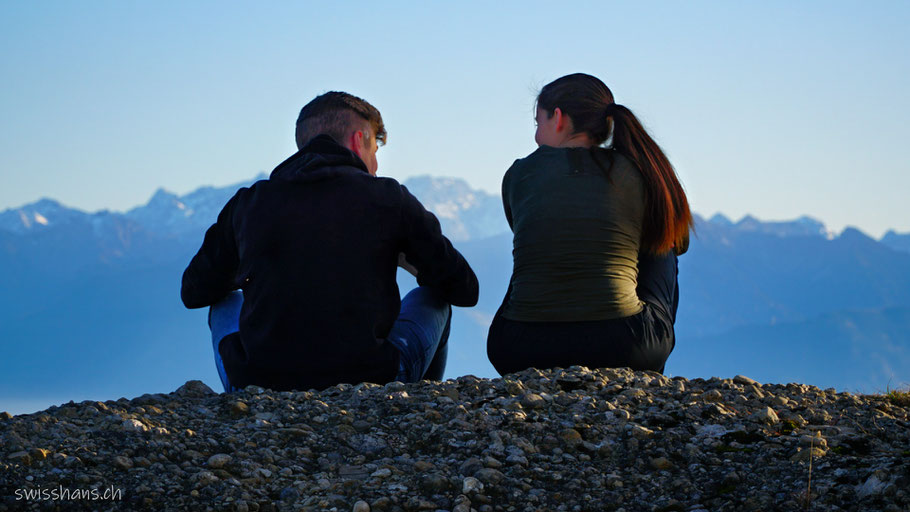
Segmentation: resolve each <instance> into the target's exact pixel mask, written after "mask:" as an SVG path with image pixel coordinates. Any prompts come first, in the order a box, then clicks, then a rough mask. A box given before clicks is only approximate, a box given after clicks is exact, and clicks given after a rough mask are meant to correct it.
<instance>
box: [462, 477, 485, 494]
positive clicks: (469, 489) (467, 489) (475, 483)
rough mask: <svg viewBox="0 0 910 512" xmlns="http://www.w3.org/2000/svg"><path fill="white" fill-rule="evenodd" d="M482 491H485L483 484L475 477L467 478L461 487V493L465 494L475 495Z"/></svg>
mask: <svg viewBox="0 0 910 512" xmlns="http://www.w3.org/2000/svg"><path fill="white" fill-rule="evenodd" d="M482 490H483V482H481V481H480V480H478V479H476V478H474V477H473V476H469V477H467V478H465V479H464V481H463V482H462V485H461V492H462V493H464V494H471V493H475V492H480V491H482Z"/></svg>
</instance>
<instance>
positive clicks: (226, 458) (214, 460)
mask: <svg viewBox="0 0 910 512" xmlns="http://www.w3.org/2000/svg"><path fill="white" fill-rule="evenodd" d="M230 463H231V456H230V455H228V454H226V453H216V454H215V455H212V456H211V457H209V459H208V461H206V464H207V465H208V467H210V468H212V469H223V468H224V467H225V466H227V465H228V464H230Z"/></svg>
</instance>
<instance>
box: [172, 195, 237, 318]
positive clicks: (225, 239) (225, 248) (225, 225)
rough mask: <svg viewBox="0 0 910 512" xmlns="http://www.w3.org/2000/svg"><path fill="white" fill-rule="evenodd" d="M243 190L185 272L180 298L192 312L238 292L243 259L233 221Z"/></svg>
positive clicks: (223, 212) (211, 229) (214, 227)
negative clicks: (193, 309)
mask: <svg viewBox="0 0 910 512" xmlns="http://www.w3.org/2000/svg"><path fill="white" fill-rule="evenodd" d="M242 190H243V189H241V191H238V192H237V194H236V195H234V197H232V198H231V200H230V201H228V203H227V204H226V205H225V206H224V208H223V209H222V210H221V213H219V214H218V220H217V221H216V222H215V224H213V225H212V226H211V227H210V228H209V229H208V231H206V232H205V239H204V240H203V242H202V247H201V248H200V249H199V252H197V253H196V255H195V256H193V259H192V260H191V261H190V264H189V266H188V267H187V268H186V270H185V271H184V272H183V284H182V286H181V288H180V298H181V299H183V304H184V305H185V306H186V307H188V308H201V307H205V306H211V305H212V304H215V303H216V302H218V301H220V300H221V299H223V298H224V297H225V296H226V295H227V294H228V293H229V292H230V291H232V290H235V289H237V283H236V275H237V269H238V265H239V256H238V254H237V244H236V242H235V240H234V226H233V221H232V219H233V213H234V207H235V205H236V203H237V197H238V196H239V195H240V192H242Z"/></svg>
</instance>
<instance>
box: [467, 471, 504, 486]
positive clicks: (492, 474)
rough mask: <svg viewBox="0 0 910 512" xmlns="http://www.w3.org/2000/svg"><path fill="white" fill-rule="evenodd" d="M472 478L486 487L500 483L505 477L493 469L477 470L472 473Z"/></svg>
mask: <svg viewBox="0 0 910 512" xmlns="http://www.w3.org/2000/svg"><path fill="white" fill-rule="evenodd" d="M474 478H476V479H478V480H480V481H481V482H483V483H484V484H487V485H495V484H498V483H499V482H501V481H502V479H503V478H505V475H503V474H502V472H500V471H499V470H498V469H493V468H483V469H479V470H477V472H476V473H474Z"/></svg>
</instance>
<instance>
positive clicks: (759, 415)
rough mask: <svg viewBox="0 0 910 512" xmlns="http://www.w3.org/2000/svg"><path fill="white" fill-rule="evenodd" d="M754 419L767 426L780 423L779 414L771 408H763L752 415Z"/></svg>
mask: <svg viewBox="0 0 910 512" xmlns="http://www.w3.org/2000/svg"><path fill="white" fill-rule="evenodd" d="M752 419H753V420H755V421H757V422H759V423H764V424H766V425H774V424H776V423H779V422H780V418H778V417H777V413H776V412H774V409H772V408H770V407H762V408H761V409H759V410H758V411H756V412H755V414H753V415H752Z"/></svg>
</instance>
